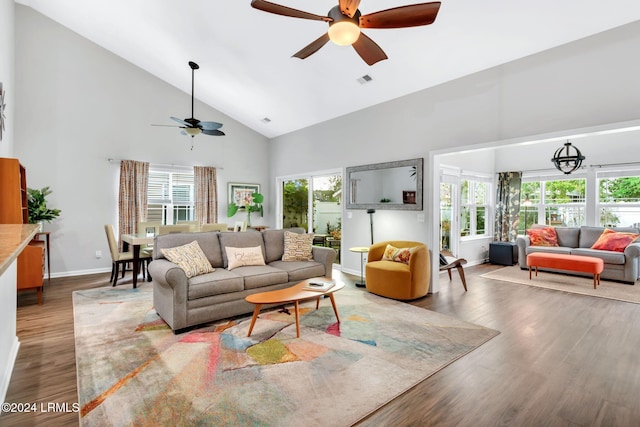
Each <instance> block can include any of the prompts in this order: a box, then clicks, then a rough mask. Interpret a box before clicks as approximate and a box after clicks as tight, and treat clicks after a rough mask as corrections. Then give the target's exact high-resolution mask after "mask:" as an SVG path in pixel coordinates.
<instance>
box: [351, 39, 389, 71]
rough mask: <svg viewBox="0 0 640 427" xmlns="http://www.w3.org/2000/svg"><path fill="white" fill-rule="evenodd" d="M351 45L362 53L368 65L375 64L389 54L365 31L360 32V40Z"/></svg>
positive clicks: (361, 55) (359, 53) (361, 56)
mask: <svg viewBox="0 0 640 427" xmlns="http://www.w3.org/2000/svg"><path fill="white" fill-rule="evenodd" d="M351 46H353V48H354V49H355V50H356V52H358V55H360V58H362V60H363V61H364V62H366V63H367V64H368V65H373V64H375V63H376V62H378V61H382V60H383V59H387V54H386V53H384V51H383V50H382V49H381V48H380V46H378V44H377V43H376V42H374V41H373V40H371V39H370V38H369V37H367V36H366V35H365V34H364V33H360V37H358V40H356V42H355V43H354V44H352V45H351Z"/></svg>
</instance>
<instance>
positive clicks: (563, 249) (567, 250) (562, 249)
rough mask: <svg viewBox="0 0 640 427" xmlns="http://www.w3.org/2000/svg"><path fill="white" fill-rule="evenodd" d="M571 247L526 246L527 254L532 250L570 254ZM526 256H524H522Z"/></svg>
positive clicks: (532, 251)
mask: <svg viewBox="0 0 640 427" xmlns="http://www.w3.org/2000/svg"><path fill="white" fill-rule="evenodd" d="M572 250H573V248H566V247H564V246H528V247H527V255H529V254H531V253H534V252H548V253H551V254H565V255H569V254H571V253H572V252H571V251H572ZM523 258H526V257H523Z"/></svg>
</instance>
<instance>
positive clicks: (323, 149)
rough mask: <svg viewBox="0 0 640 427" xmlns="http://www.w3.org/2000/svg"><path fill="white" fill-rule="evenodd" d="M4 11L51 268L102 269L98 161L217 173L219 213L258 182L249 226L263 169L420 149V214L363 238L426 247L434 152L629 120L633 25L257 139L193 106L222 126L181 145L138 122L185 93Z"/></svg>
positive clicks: (102, 177)
mask: <svg viewBox="0 0 640 427" xmlns="http://www.w3.org/2000/svg"><path fill="white" fill-rule="evenodd" d="M16 12H17V16H16V34H17V36H16V49H17V51H19V52H21V53H20V55H18V57H17V58H16V70H19V73H17V77H16V83H15V84H16V85H17V91H18V93H17V95H18V98H17V99H16V101H15V102H16V103H17V107H18V108H19V111H18V112H17V114H16V123H15V128H16V134H15V140H16V148H15V153H14V154H15V156H16V157H20V158H21V160H22V161H23V163H25V165H26V166H27V169H28V177H29V185H30V186H32V187H41V186H44V185H50V186H51V187H52V188H53V190H54V194H53V195H52V205H53V206H54V207H59V208H61V209H62V210H63V215H62V217H61V219H60V220H58V221H56V222H54V223H53V224H51V225H49V227H50V229H51V230H52V231H54V232H55V238H54V243H53V244H54V250H53V251H52V255H53V259H52V262H53V268H52V270H53V271H54V274H55V273H58V274H70V273H74V272H87V271H94V270H100V269H104V268H108V265H109V262H108V260H105V259H102V260H96V259H95V256H94V253H95V250H96V249H101V250H102V251H103V253H104V254H105V255H106V239H104V236H103V232H102V225H103V224H104V223H108V222H112V223H114V222H116V216H117V214H116V207H115V205H116V200H117V188H116V185H117V184H116V183H117V174H118V171H117V166H114V165H110V164H109V163H107V161H106V159H107V158H108V157H114V158H129V159H136V160H146V161H150V162H152V163H174V164H181V165H194V164H208V165H214V166H219V167H222V168H224V169H223V170H221V171H220V179H219V182H220V190H221V191H220V192H221V204H220V206H221V210H220V218H221V219H225V212H224V210H225V209H226V183H227V182H229V181H240V182H257V183H260V184H262V188H263V192H264V193H265V196H266V200H267V203H266V205H267V216H266V217H265V218H263V219H262V221H261V223H264V224H267V225H270V226H274V225H275V223H276V222H275V218H274V216H273V212H275V194H276V178H277V177H281V176H290V175H295V174H299V173H309V172H314V171H322V170H333V169H336V168H338V169H340V168H344V167H346V166H355V165H361V164H366V163H378V162H386V161H391V160H404V159H409V158H415V157H423V158H425V179H426V182H425V201H426V202H427V203H426V204H425V211H424V212H421V213H422V214H424V215H425V216H426V218H425V221H424V222H420V221H419V218H420V216H419V215H418V214H417V213H416V212H396V211H379V212H377V213H376V214H375V217H374V221H375V224H374V227H375V238H376V240H383V239H391V238H406V239H409V238H410V239H415V240H420V241H425V242H428V243H429V242H430V243H429V244H430V246H433V245H434V242H435V237H434V232H433V230H432V228H433V224H434V217H435V215H434V213H433V200H432V194H431V193H432V184H433V181H434V178H433V177H434V175H433V173H434V171H435V170H436V169H437V165H436V164H434V158H435V154H442V153H447V152H450V151H455V150H457V149H473V148H475V147H478V146H483V147H484V146H487V145H491V144H494V143H495V144H499V143H500V141H504V140H510V139H515V138H523V137H526V136H530V135H537V134H542V133H549V132H561V131H562V130H564V129H575V128H583V127H590V126H596V125H600V124H607V123H614V122H623V121H628V120H634V119H638V118H639V117H640V86H639V85H638V84H637V81H636V80H637V76H638V75H640V73H639V72H640V60H638V59H637V55H635V54H633V52H637V51H638V48H639V47H640V23H637V22H636V23H633V24H629V25H626V26H623V27H620V28H618V29H614V30H611V31H608V32H605V33H602V34H599V35H597V36H593V37H589V38H587V39H583V40H580V41H577V42H574V43H571V44H569V45H566V46H562V47H559V48H556V49H553V50H550V51H547V52H543V53H540V54H537V55H534V56H531V57H527V58H524V59H522V60H519V61H515V62H512V63H509V64H505V65H503V66H500V67H496V68H493V69H489V70H486V71H483V72H480V73H477V74H474V75H471V76H468V77H464V78H461V79H458V80H455V81H452V82H448V83H446V84H442V85H440V86H437V87H434V88H431V89H427V90H424V91H421V92H418V93H414V94H411V95H408V96H405V97H402V98H398V99H396V100H392V101H389V102H386V103H383V104H380V105H377V106H374V107H371V108H368V109H365V110H361V111H358V112H355V113H352V114H349V115H347V116H343V117H339V118H336V119H334V120H331V121H328V122H324V123H320V124H318V125H315V126H312V127H309V128H307V129H303V130H300V131H297V132H293V133H291V134H287V135H283V136H280V137H278V138H275V139H273V140H271V141H268V140H267V139H266V138H264V137H262V136H261V135H258V134H256V133H254V132H253V131H251V130H248V129H247V128H245V127H243V126H242V125H240V124H238V123H237V122H235V121H233V120H232V119H230V118H228V117H226V116H224V115H223V114H222V113H220V112H218V111H215V110H213V109H211V108H208V107H206V106H205V105H203V104H201V103H197V104H196V115H197V116H198V117H200V118H201V119H209V120H217V121H221V122H223V123H224V124H225V127H224V130H225V131H227V133H228V135H227V136H226V137H224V138H211V139H209V140H205V139H204V138H200V139H198V140H197V142H196V147H195V148H194V151H189V149H188V143H187V141H186V138H183V137H182V136H180V135H177V134H176V133H173V132H172V131H171V130H168V129H163V128H152V127H150V126H149V124H151V123H167V121H168V120H167V118H168V117H169V116H170V115H178V116H181V115H187V113H188V108H189V94H185V93H183V92H181V91H178V90H176V89H175V88H173V87H171V86H169V85H167V84H166V83H164V82H162V81H160V80H158V79H156V78H154V77H152V76H150V75H149V74H147V73H146V72H144V71H142V70H140V69H139V68H137V67H135V66H133V65H132V64H130V63H128V62H126V61H124V60H122V59H120V58H118V57H116V56H114V55H113V54H111V53H109V52H107V51H105V50H104V49H102V48H100V47H98V46H96V45H94V44H93V43H91V42H89V41H87V40H85V39H83V38H81V37H79V36H77V35H76V34H74V33H72V32H70V31H68V30H66V29H65V28H63V27H61V26H60V25H58V24H56V23H54V22H52V21H50V20H48V19H46V18H44V17H43V16H41V15H39V14H38V13H36V12H34V11H32V10H31V9H28V8H25V7H22V6H16ZM189 59H196V58H185V63H186V61H187V60H189ZM185 68H186V67H185ZM188 71H189V70H186V72H185V78H186V79H188V78H189V77H190V76H189V75H188ZM399 78H401V77H399ZM196 84H197V81H196ZM547 157H548V154H547V153H545V154H544V158H545V159H546V158H547ZM264 159H268V160H267V161H265V160H264ZM501 161H502V160H500V162H501ZM545 161H546V160H545ZM446 163H448V164H450V162H446ZM465 163H466V162H465ZM347 214H351V218H349V215H347ZM235 219H242V218H239V217H238V218H233V219H231V220H230V221H233V220H235ZM368 238H369V216H368V215H367V214H366V213H365V212H364V211H351V212H347V211H344V212H343V239H344V241H343V248H347V249H348V248H349V247H351V246H361V245H363V244H366V243H367V242H368ZM342 259H343V265H344V268H345V269H346V270H347V271H352V272H359V269H360V257H359V255H358V254H352V253H350V252H349V251H348V250H345V251H344V253H343V258H342Z"/></svg>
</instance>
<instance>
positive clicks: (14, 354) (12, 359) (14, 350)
mask: <svg viewBox="0 0 640 427" xmlns="http://www.w3.org/2000/svg"><path fill="white" fill-rule="evenodd" d="M19 348H20V341H18V337H15V340H14V341H13V344H12V345H11V351H10V352H9V355H8V356H9V359H8V360H7V366H5V370H4V372H3V374H2V383H1V384H0V403H2V402H6V398H7V391H8V390H9V383H10V382H11V374H12V373H13V367H14V366H15V364H16V359H17V358H18V349H19ZM0 415H2V414H1V413H0Z"/></svg>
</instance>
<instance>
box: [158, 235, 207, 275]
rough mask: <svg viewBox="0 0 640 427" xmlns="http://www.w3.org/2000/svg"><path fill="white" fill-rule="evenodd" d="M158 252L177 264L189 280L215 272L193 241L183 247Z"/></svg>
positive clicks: (196, 243)
mask: <svg viewBox="0 0 640 427" xmlns="http://www.w3.org/2000/svg"><path fill="white" fill-rule="evenodd" d="M160 252H162V255H164V257H165V258H166V259H168V260H169V261H171V262H173V263H175V264H178V267H180V268H181V269H183V270H184V273H185V274H186V275H187V277H189V278H191V277H195V276H199V275H201V274H206V273H211V272H212V271H215V270H214V268H213V267H212V266H211V263H210V262H209V260H208V259H207V257H206V256H205V254H204V252H202V248H200V245H199V244H198V242H197V241H195V240H194V241H193V242H191V243H188V244H186V245H184V246H177V247H175V248H166V249H160Z"/></svg>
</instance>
